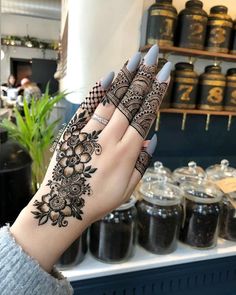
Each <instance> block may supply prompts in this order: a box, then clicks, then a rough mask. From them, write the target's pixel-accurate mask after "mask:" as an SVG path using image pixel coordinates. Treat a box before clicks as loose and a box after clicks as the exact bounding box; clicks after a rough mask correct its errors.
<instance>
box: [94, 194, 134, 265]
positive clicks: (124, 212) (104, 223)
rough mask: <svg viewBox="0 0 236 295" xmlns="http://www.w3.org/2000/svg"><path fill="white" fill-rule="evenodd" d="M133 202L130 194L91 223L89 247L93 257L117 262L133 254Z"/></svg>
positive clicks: (108, 261)
mask: <svg viewBox="0 0 236 295" xmlns="http://www.w3.org/2000/svg"><path fill="white" fill-rule="evenodd" d="M135 202H136V199H135V198H134V197H133V196H132V197H131V198H130V200H129V201H128V202H127V203H124V204H123V205H121V206H120V207H119V208H117V209H116V210H114V211H112V212H111V213H109V214H107V215H106V216H105V217H104V218H102V219H101V220H98V221H96V222H95V223H93V224H92V225H91V227H90V243H89V249H90V252H91V253H92V255H93V256H94V257H95V258H97V259H98V260H101V261H103V262H107V263H117V262H121V261H126V260H128V259H129V258H131V257H132V256H133V254H134V246H135V243H136V216H137V210H136V207H135Z"/></svg>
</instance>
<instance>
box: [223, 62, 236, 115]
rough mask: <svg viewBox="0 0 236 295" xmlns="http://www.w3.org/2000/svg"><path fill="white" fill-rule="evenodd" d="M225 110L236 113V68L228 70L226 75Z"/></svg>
mask: <svg viewBox="0 0 236 295" xmlns="http://www.w3.org/2000/svg"><path fill="white" fill-rule="evenodd" d="M224 110H225V111H233V112H235V111H236V68H233V69H228V71H227V74H226V88H225V96H224Z"/></svg>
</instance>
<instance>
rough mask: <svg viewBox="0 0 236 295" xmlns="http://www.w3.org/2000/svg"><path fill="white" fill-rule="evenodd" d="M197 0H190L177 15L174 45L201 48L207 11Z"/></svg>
mask: <svg viewBox="0 0 236 295" xmlns="http://www.w3.org/2000/svg"><path fill="white" fill-rule="evenodd" d="M202 7H203V3H202V1H199V0H190V1H187V2H186V4H185V9H183V10H181V11H180V13H179V15H178V26H177V34H176V45H177V46H180V47H186V48H194V49H203V48H204V43H205V37H206V27H207V13H206V12H205V11H204V10H203V9H202Z"/></svg>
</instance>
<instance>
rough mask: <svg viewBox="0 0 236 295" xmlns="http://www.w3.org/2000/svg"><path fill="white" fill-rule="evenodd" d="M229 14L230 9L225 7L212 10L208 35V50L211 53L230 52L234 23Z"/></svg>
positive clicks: (221, 6)
mask: <svg viewBox="0 0 236 295" xmlns="http://www.w3.org/2000/svg"><path fill="white" fill-rule="evenodd" d="M227 12H228V8H227V7H226V6H223V5H219V6H214V7H212V8H211V10H210V14H209V17H208V22H207V34H206V49H207V50H209V51H214V52H225V53H227V52H228V51H229V46H230V39H231V32H232V27H233V21H232V19H231V17H230V16H229V15H228V14H227Z"/></svg>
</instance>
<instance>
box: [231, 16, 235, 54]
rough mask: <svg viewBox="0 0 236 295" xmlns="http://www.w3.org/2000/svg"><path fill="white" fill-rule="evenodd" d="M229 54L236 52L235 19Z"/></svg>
mask: <svg viewBox="0 0 236 295" xmlns="http://www.w3.org/2000/svg"><path fill="white" fill-rule="evenodd" d="M230 53H231V54H236V19H235V20H234V24H233V33H232V44H231V50H230Z"/></svg>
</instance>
